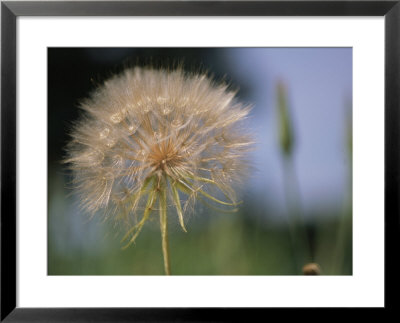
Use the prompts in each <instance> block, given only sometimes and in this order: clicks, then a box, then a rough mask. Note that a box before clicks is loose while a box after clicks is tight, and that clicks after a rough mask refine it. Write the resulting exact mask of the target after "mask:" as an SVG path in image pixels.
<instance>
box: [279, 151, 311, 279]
mask: <svg viewBox="0 0 400 323" xmlns="http://www.w3.org/2000/svg"><path fill="white" fill-rule="evenodd" d="M283 164H284V177H285V191H286V201H287V205H288V209H289V232H290V236H291V239H292V245H293V253H294V258H295V267H296V272H299V273H300V272H301V269H302V267H303V266H304V265H305V264H306V263H308V262H310V261H311V250H310V244H309V241H308V235H307V231H306V226H305V222H304V219H303V217H302V215H301V205H300V193H299V191H300V189H299V187H298V183H297V178H296V173H295V170H294V164H293V160H292V159H291V158H290V157H285V158H284V160H283Z"/></svg>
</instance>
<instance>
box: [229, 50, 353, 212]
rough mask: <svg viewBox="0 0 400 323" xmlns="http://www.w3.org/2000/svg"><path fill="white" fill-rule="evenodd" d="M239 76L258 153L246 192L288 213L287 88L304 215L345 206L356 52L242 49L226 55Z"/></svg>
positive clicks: (237, 76) (230, 51) (256, 152)
mask: <svg viewBox="0 0 400 323" xmlns="http://www.w3.org/2000/svg"><path fill="white" fill-rule="evenodd" d="M225 57H226V59H227V60H228V61H229V64H231V65H232V66H234V68H232V71H233V73H234V74H235V75H232V77H234V78H238V79H241V80H242V81H243V82H245V83H248V84H249V89H250V91H251V92H249V93H246V94H245V97H243V99H245V100H247V101H249V102H251V103H253V104H254V109H253V112H252V114H253V118H252V120H251V126H252V127H253V129H254V131H255V133H256V136H257V142H258V147H257V150H256V151H255V152H254V153H253V154H254V158H253V160H254V161H255V167H256V168H257V172H256V176H254V177H253V179H252V180H251V183H250V184H251V185H250V186H249V188H248V191H247V194H251V195H252V196H257V197H258V198H263V200H264V201H265V203H268V205H271V204H272V205H273V206H275V207H276V208H277V210H278V212H279V210H281V211H282V212H285V211H286V210H285V198H284V187H283V168H282V160H281V155H280V151H279V146H278V144H277V143H278V129H277V125H278V122H277V111H276V84H277V82H279V81H280V82H283V83H284V84H285V85H286V88H287V91H288V96H289V105H290V111H291V116H292V120H293V124H294V131H295V137H296V145H295V152H294V156H295V168H296V172H297V177H298V181H299V186H300V190H301V199H302V206H303V210H304V211H305V214H307V213H310V212H318V210H319V209H320V208H322V207H323V208H324V209H326V208H327V206H329V205H332V206H335V205H336V206H337V205H341V204H342V202H343V201H344V199H345V196H346V194H347V193H348V191H347V181H348V176H351V175H349V173H348V172H349V165H350V164H349V159H348V155H347V150H346V149H347V146H346V131H347V127H348V122H349V121H350V120H351V102H352V49H351V48H235V49H232V48H230V49H227V50H226V53H225Z"/></svg>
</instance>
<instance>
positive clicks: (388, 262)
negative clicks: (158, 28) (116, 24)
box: [0, 0, 400, 322]
mask: <svg viewBox="0 0 400 323" xmlns="http://www.w3.org/2000/svg"><path fill="white" fill-rule="evenodd" d="M19 16H384V19H385V307H384V309H376V311H374V312H371V311H368V315H369V316H370V317H371V318H373V316H374V315H381V314H382V311H383V310H385V311H386V312H387V310H395V309H396V301H395V299H396V296H395V295H396V292H397V287H398V286H399V278H398V277H399V274H398V267H397V266H396V262H397V258H398V255H399V250H398V246H399V230H400V229H399V228H400V220H399V203H398V198H399V181H400V168H399V162H400V154H399V152H400V141H399V137H400V136H399V134H400V127H399V120H400V112H399V109H400V91H399V90H400V0H395V1H387V0H380V1H188V2H186V1H148V2H146V1H121V2H118V1H116V2H114V1H101V2H95V1H90V2H19V1H18V2H12V1H5V2H2V3H1V318H0V319H1V321H2V322H3V321H4V322H30V321H35V322H86V321H88V322H89V321H90V322H92V321H96V322H128V321H135V322H136V321H137V322H139V321H140V322H141V321H146V322H150V321H156V322H159V321H174V322H175V321H198V322H202V321H216V322H219V321H229V322H231V321H243V320H244V321H247V320H248V319H250V318H251V317H254V318H256V317H263V315H264V314H265V311H267V310H270V311H280V312H282V309H281V310H279V309H270V308H262V309H260V308H258V309H255V308H253V309H249V308H247V309H243V308H235V309H228V308H213V309H210V308H124V309H122V308H120V309H117V308H112V309H111V308H52V309H50V308H19V307H16V300H17V285H16V284H17V282H16V270H17V264H16V238H17V237H16V202H17V200H16V189H17V186H16V185H17V181H16V176H17V173H16V171H17V170H16V162H17V159H16V158H17V157H16V134H17V129H16V111H17V110H16V84H17V83H16V82H17V79H16V54H17V52H16V41H17V30H16V19H17V17H19ZM293 310H295V309H293ZM305 310H307V309H303V310H301V309H297V311H302V313H304V312H305ZM326 310H327V311H329V313H330V314H328V315H334V314H333V310H332V309H326ZM348 311H349V309H348ZM373 313H375V314H373ZM305 315H307V316H308V315H310V314H309V313H308V311H307V314H305ZM312 315H313V316H314V315H315V314H312ZM325 315H326V314H325ZM371 315H372V316H371ZM308 317H309V319H312V317H311V316H308ZM314 317H315V318H316V319H318V318H317V316H314ZM265 319H267V317H265ZM251 320H252V319H251Z"/></svg>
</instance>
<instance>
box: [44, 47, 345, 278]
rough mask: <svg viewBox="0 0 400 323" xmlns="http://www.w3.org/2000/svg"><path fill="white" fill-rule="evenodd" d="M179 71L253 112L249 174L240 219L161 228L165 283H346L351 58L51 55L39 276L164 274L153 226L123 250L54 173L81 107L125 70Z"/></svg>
mask: <svg viewBox="0 0 400 323" xmlns="http://www.w3.org/2000/svg"><path fill="white" fill-rule="evenodd" d="M175 63H183V64H184V68H185V69H186V70H190V71H196V70H199V69H202V70H207V71H209V72H210V73H212V75H213V76H214V77H215V78H216V79H217V80H218V79H219V80H228V81H230V82H231V83H232V84H233V85H234V86H235V87H238V88H239V92H238V98H239V100H241V101H243V102H246V103H251V104H253V105H254V108H253V111H252V113H251V118H250V120H249V126H250V127H251V128H252V130H253V132H254V134H255V137H256V141H257V146H256V150H255V151H254V152H253V153H252V154H251V157H252V160H253V161H254V163H253V166H254V171H253V173H252V174H251V176H250V177H249V179H248V180H247V182H246V183H245V186H244V189H243V191H242V194H241V195H242V199H243V204H242V205H241V207H240V210H239V212H237V213H234V214H223V213H218V212H216V211H213V210H210V209H208V208H207V207H206V206H205V205H201V203H199V204H197V207H196V209H195V213H194V214H192V215H189V216H188V217H187V218H186V219H185V221H186V223H187V225H186V227H187V229H188V232H187V233H184V232H182V230H181V229H180V226H179V223H178V220H177V219H170V220H169V243H170V258H171V270H172V274H174V275H298V274H302V267H303V265H305V264H306V263H309V262H315V263H318V264H319V266H320V268H321V274H323V275H351V274H352V170H351V167H352V166H351V165H352V161H351V156H352V147H351V143H352V140H351V138H352V130H351V124H352V119H351V116H352V107H351V102H352V97H351V95H352V50H351V49H350V48H49V49H48V274H49V275H163V274H164V270H163V258H162V252H161V237H160V232H159V225H158V217H157V216H154V218H152V219H151V221H149V222H151V223H146V225H145V227H144V228H143V231H142V232H141V234H140V235H139V237H138V238H137V240H136V242H135V244H134V245H132V246H131V247H129V248H128V249H126V250H122V248H121V247H122V245H121V244H120V239H121V237H122V236H123V228H122V229H121V228H120V227H119V226H118V224H116V223H114V222H112V221H103V220H102V218H101V217H100V216H99V217H94V218H93V219H91V220H89V217H88V215H85V214H83V213H82V212H81V211H80V210H79V209H78V207H77V200H76V197H75V196H74V195H73V194H71V193H72V190H71V188H70V187H69V184H68V183H69V181H70V179H71V174H70V173H69V172H68V171H67V170H65V169H64V168H63V165H62V164H61V163H60V161H61V159H62V158H63V155H64V151H63V149H64V147H65V144H66V143H67V142H68V139H69V137H68V132H69V129H70V128H71V124H72V123H73V122H74V121H75V120H77V118H78V117H79V109H78V104H79V101H80V100H82V99H83V98H85V97H87V96H88V95H89V93H90V92H91V91H92V90H94V89H95V87H96V84H101V82H102V81H103V80H105V79H107V78H108V77H109V76H111V75H113V74H115V73H118V72H119V71H121V70H122V69H123V68H125V67H127V66H135V65H148V64H152V65H154V66H166V65H171V64H175Z"/></svg>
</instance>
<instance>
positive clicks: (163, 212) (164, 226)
mask: <svg viewBox="0 0 400 323" xmlns="http://www.w3.org/2000/svg"><path fill="white" fill-rule="evenodd" d="M162 185H163V187H161V188H160V191H159V195H160V202H159V205H160V229H161V242H162V251H163V258H164V270H165V274H166V275H171V267H170V262H169V247H168V219H167V187H166V186H165V185H166V184H165V179H164V178H163V183H162Z"/></svg>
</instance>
